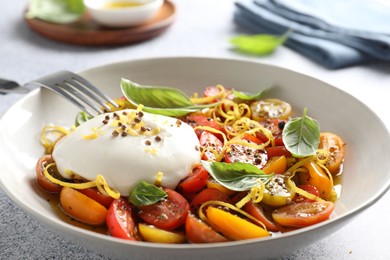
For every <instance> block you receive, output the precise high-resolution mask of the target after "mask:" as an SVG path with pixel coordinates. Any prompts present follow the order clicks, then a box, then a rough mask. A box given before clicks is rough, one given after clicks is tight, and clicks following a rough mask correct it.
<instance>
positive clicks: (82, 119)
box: [76, 112, 93, 126]
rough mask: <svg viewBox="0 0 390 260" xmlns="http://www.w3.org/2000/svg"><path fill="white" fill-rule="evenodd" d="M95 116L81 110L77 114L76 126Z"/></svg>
mask: <svg viewBox="0 0 390 260" xmlns="http://www.w3.org/2000/svg"><path fill="white" fill-rule="evenodd" d="M91 118H93V116H91V115H90V114H87V113H85V112H80V113H78V114H77V116H76V126H79V125H81V124H82V123H85V122H87V121H88V120H89V119H91Z"/></svg>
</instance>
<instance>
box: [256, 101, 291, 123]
mask: <svg viewBox="0 0 390 260" xmlns="http://www.w3.org/2000/svg"><path fill="white" fill-rule="evenodd" d="M250 108H251V111H252V118H253V119H254V120H256V121H262V120H266V119H271V118H276V119H288V118H289V117H290V116H291V105H290V104H289V103H287V102H285V101H283V100H280V99H264V100H258V101H255V102H253V103H251V105H250Z"/></svg>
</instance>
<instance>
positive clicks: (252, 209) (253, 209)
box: [243, 201, 280, 231]
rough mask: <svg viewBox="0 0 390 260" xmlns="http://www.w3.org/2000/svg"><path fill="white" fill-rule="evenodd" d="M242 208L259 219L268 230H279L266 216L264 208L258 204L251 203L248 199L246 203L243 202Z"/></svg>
mask: <svg viewBox="0 0 390 260" xmlns="http://www.w3.org/2000/svg"><path fill="white" fill-rule="evenodd" d="M243 209H244V211H246V212H247V213H248V214H250V215H252V216H253V217H255V218H256V219H257V220H259V221H261V222H262V223H263V224H264V225H265V226H266V228H267V229H268V230H270V231H279V230H280V228H279V227H278V226H277V225H276V224H275V223H274V222H272V221H271V220H269V219H268V218H267V217H266V215H265V213H264V210H263V209H262V208H261V207H260V206H258V205H256V204H255V203H253V202H252V201H249V202H248V203H247V204H245V206H244V208H243Z"/></svg>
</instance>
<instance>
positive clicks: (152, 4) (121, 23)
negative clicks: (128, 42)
mask: <svg viewBox="0 0 390 260" xmlns="http://www.w3.org/2000/svg"><path fill="white" fill-rule="evenodd" d="M110 3H124V4H126V3H131V4H136V5H134V6H123V7H108V6H107V5H109V4H110ZM163 3H164V0H84V5H85V6H86V8H87V10H88V12H89V14H90V15H91V17H92V19H93V20H95V21H96V22H97V23H99V24H101V25H104V26H109V27H127V26H136V25H141V24H143V23H145V22H147V21H149V20H151V19H152V18H153V17H154V16H155V15H156V14H157V12H158V11H159V9H160V8H161V6H162V5H163Z"/></svg>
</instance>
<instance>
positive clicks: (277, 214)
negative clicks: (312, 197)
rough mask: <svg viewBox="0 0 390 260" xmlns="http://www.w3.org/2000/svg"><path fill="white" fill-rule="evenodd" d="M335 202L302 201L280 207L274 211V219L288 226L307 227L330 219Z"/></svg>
mask: <svg viewBox="0 0 390 260" xmlns="http://www.w3.org/2000/svg"><path fill="white" fill-rule="evenodd" d="M333 209H334V203H333V202H330V201H325V202H302V203H295V204H291V205H288V206H284V207H281V208H278V209H276V210H274V211H273V212H272V217H273V219H274V220H275V221H276V222H277V223H279V224H280V225H282V226H286V227H307V226H310V225H314V224H316V223H320V222H322V221H324V220H327V219H329V217H330V215H331V214H332V212H333Z"/></svg>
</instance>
